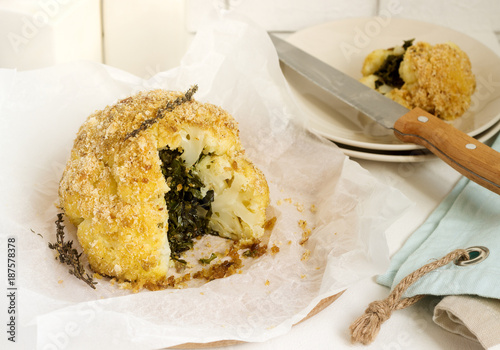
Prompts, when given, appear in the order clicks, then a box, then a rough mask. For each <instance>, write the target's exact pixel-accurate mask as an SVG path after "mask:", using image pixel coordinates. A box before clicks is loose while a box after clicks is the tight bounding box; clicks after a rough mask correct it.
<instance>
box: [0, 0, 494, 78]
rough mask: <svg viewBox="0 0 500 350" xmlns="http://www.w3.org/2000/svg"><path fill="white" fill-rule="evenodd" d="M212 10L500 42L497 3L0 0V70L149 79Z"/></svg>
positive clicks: (269, 20) (293, 26) (294, 25)
mask: <svg viewBox="0 0 500 350" xmlns="http://www.w3.org/2000/svg"><path fill="white" fill-rule="evenodd" d="M213 8H218V9H220V10H225V11H228V10H229V11H239V12H241V13H244V14H245V15H246V16H247V17H249V18H250V19H252V20H253V21H254V22H256V23H258V24H259V25H261V26H263V27H264V28H266V29H267V30H269V31H279V32H293V31H296V30H299V29H301V28H306V27H309V26H312V25H315V24H319V23H322V22H326V21H333V20H336V19H340V18H347V17H367V16H376V15H378V14H381V13H382V11H384V10H387V9H389V8H397V9H398V11H397V14H396V16H398V17H407V18H414V19H420V20H424V21H430V22H434V23H440V24H442V25H445V26H448V27H451V28H454V29H457V30H460V29H462V28H463V27H464V26H466V28H467V30H468V32H469V33H470V31H471V30H472V31H474V30H477V31H484V30H485V29H490V30H492V31H493V32H495V34H494V35H496V36H497V37H496V39H495V40H499V39H500V1H499V0H418V1H417V0H0V68H17V69H19V70H24V69H33V68H40V67H45V66H49V65H53V64H57V63H63V62H68V61H73V60H93V61H99V62H104V63H106V64H108V65H111V66H114V67H117V68H120V69H123V70H126V71H129V72H131V73H133V74H135V75H137V76H140V77H143V78H148V77H150V76H152V75H154V74H155V73H157V72H159V71H163V70H167V69H169V68H173V67H175V66H177V65H178V64H179V62H180V59H181V58H182V56H183V55H184V53H185V51H186V49H187V47H188V46H189V43H190V41H191V39H192V37H193V35H194V33H195V32H196V30H197V28H198V27H199V26H200V24H201V23H203V20H204V18H205V16H206V14H207V13H208V12H209V11H211V10H213ZM492 37H493V38H494V36H493V34H492Z"/></svg>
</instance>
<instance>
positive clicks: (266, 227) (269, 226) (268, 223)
mask: <svg viewBox="0 0 500 350" xmlns="http://www.w3.org/2000/svg"><path fill="white" fill-rule="evenodd" d="M275 224H276V216H273V217H272V218H270V219H269V220H267V221H266V223H265V224H264V230H270V231H272V230H273V228H274V225H275Z"/></svg>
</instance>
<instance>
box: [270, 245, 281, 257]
mask: <svg viewBox="0 0 500 350" xmlns="http://www.w3.org/2000/svg"><path fill="white" fill-rule="evenodd" d="M279 251H280V248H279V247H277V246H275V245H273V246H272V247H271V255H274V254H277V253H279Z"/></svg>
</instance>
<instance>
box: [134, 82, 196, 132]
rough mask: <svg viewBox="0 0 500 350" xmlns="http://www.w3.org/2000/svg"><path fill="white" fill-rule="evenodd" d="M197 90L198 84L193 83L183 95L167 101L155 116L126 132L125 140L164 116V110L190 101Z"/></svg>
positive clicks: (166, 110) (170, 110)
mask: <svg viewBox="0 0 500 350" xmlns="http://www.w3.org/2000/svg"><path fill="white" fill-rule="evenodd" d="M196 91H198V85H193V86H192V87H191V88H190V89H189V90H188V91H186V93H185V94H184V96H181V97H177V98H176V99H175V100H174V101H168V103H167V104H166V106H165V107H162V108H159V109H158V111H156V116H154V117H153V118H151V119H146V120H145V121H143V122H142V124H141V126H140V127H139V128H137V129H135V130H133V131H132V132H130V133H128V134H127V135H126V136H125V140H127V139H129V138H131V137H135V136H137V135H138V134H139V133H140V132H141V131H143V130H146V129H147V128H149V127H150V126H151V125H153V124H154V123H156V122H157V121H158V120H160V119H162V118H163V117H165V113H166V112H172V111H173V110H174V109H175V107H177V106H180V105H181V104H183V103H186V102H188V101H191V99H192V98H193V95H194V94H195V93H196Z"/></svg>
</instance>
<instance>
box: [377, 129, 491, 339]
mask: <svg viewBox="0 0 500 350" xmlns="http://www.w3.org/2000/svg"><path fill="white" fill-rule="evenodd" d="M492 147H493V148H494V149H496V150H500V137H498V138H497V139H496V141H495V142H494V143H493V145H492ZM499 223H500V196H499V195H497V194H495V193H493V192H491V191H489V190H487V189H485V188H483V187H481V186H479V185H478V184H476V183H474V182H472V181H469V180H468V179H466V178H463V179H461V180H460V181H459V182H458V183H457V185H456V186H455V188H454V189H453V190H452V191H451V193H450V194H449V195H448V196H447V197H446V198H445V200H444V201H443V202H442V203H441V204H440V205H439V206H438V207H437V208H436V210H435V211H434V212H433V213H432V214H431V215H430V216H429V218H428V219H427V221H426V222H425V223H424V224H423V225H422V226H421V227H420V228H419V229H418V230H417V231H415V232H414V233H413V235H412V236H411V237H410V238H409V239H408V241H407V242H406V243H405V245H404V246H403V247H402V248H401V249H400V250H399V251H398V252H397V253H396V254H395V255H394V256H393V258H392V259H391V264H390V267H389V269H388V270H387V271H386V272H385V273H384V274H383V275H380V276H379V277H378V279H377V281H378V282H379V283H380V284H383V285H386V286H388V287H391V289H393V288H394V287H395V286H396V285H397V284H398V283H399V282H400V281H401V280H402V279H403V278H404V277H405V276H407V275H409V274H410V273H411V272H413V271H415V270H417V269H418V268H420V267H421V266H423V265H426V264H427V263H429V262H431V261H433V260H436V259H440V258H441V257H443V256H445V255H446V254H448V253H450V252H451V251H453V250H455V249H458V248H462V249H467V248H469V247H476V246H482V247H486V248H487V249H488V250H489V255H488V256H487V257H486V259H484V260H481V261H480V262H478V263H476V264H471V265H463V266H459V265H457V264H454V263H450V264H447V265H446V266H443V267H441V268H439V269H436V270H434V271H432V272H430V273H427V274H426V275H425V276H423V277H421V278H420V279H419V280H418V281H416V282H415V283H414V284H413V285H411V286H410V287H409V288H408V289H407V290H406V292H405V293H404V294H403V297H411V296H415V295H437V296H450V295H474V296H478V297H484V298H491V299H500V262H499V258H500V225H499ZM445 299H446V298H445ZM462 300H464V299H462ZM452 301H453V300H452ZM455 302H456V301H455ZM444 305H445V306H446V300H445V304H444ZM443 309H445V308H444V307H443ZM468 310H470V313H471V314H470V315H467V313H468V311H467V310H466V309H463V310H460V316H459V317H460V318H461V319H465V318H470V319H472V318H474V317H476V316H477V315H476V313H477V310H474V309H468ZM489 311H491V312H492V313H494V314H495V318H494V319H495V320H496V321H497V322H498V320H500V309H494V308H491V309H489ZM438 312H439V310H438ZM457 312H458V311H457ZM441 319H442V318H441ZM469 325H470V323H464V326H465V327H469ZM483 327H484V329H483V330H482V331H481V332H478V331H477V326H476V327H475V328H474V329H472V328H471V329H469V331H470V332H471V333H473V334H475V336H476V337H477V339H478V340H479V341H480V342H481V343H483V342H485V341H483V339H482V338H483V337H488V342H487V343H488V344H491V342H490V337H496V338H495V340H493V341H492V342H493V343H495V342H496V343H497V344H500V335H499V334H498V332H497V333H496V334H491V333H489V332H487V329H488V328H487V327H486V326H483ZM496 329H500V326H497V328H496Z"/></svg>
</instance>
